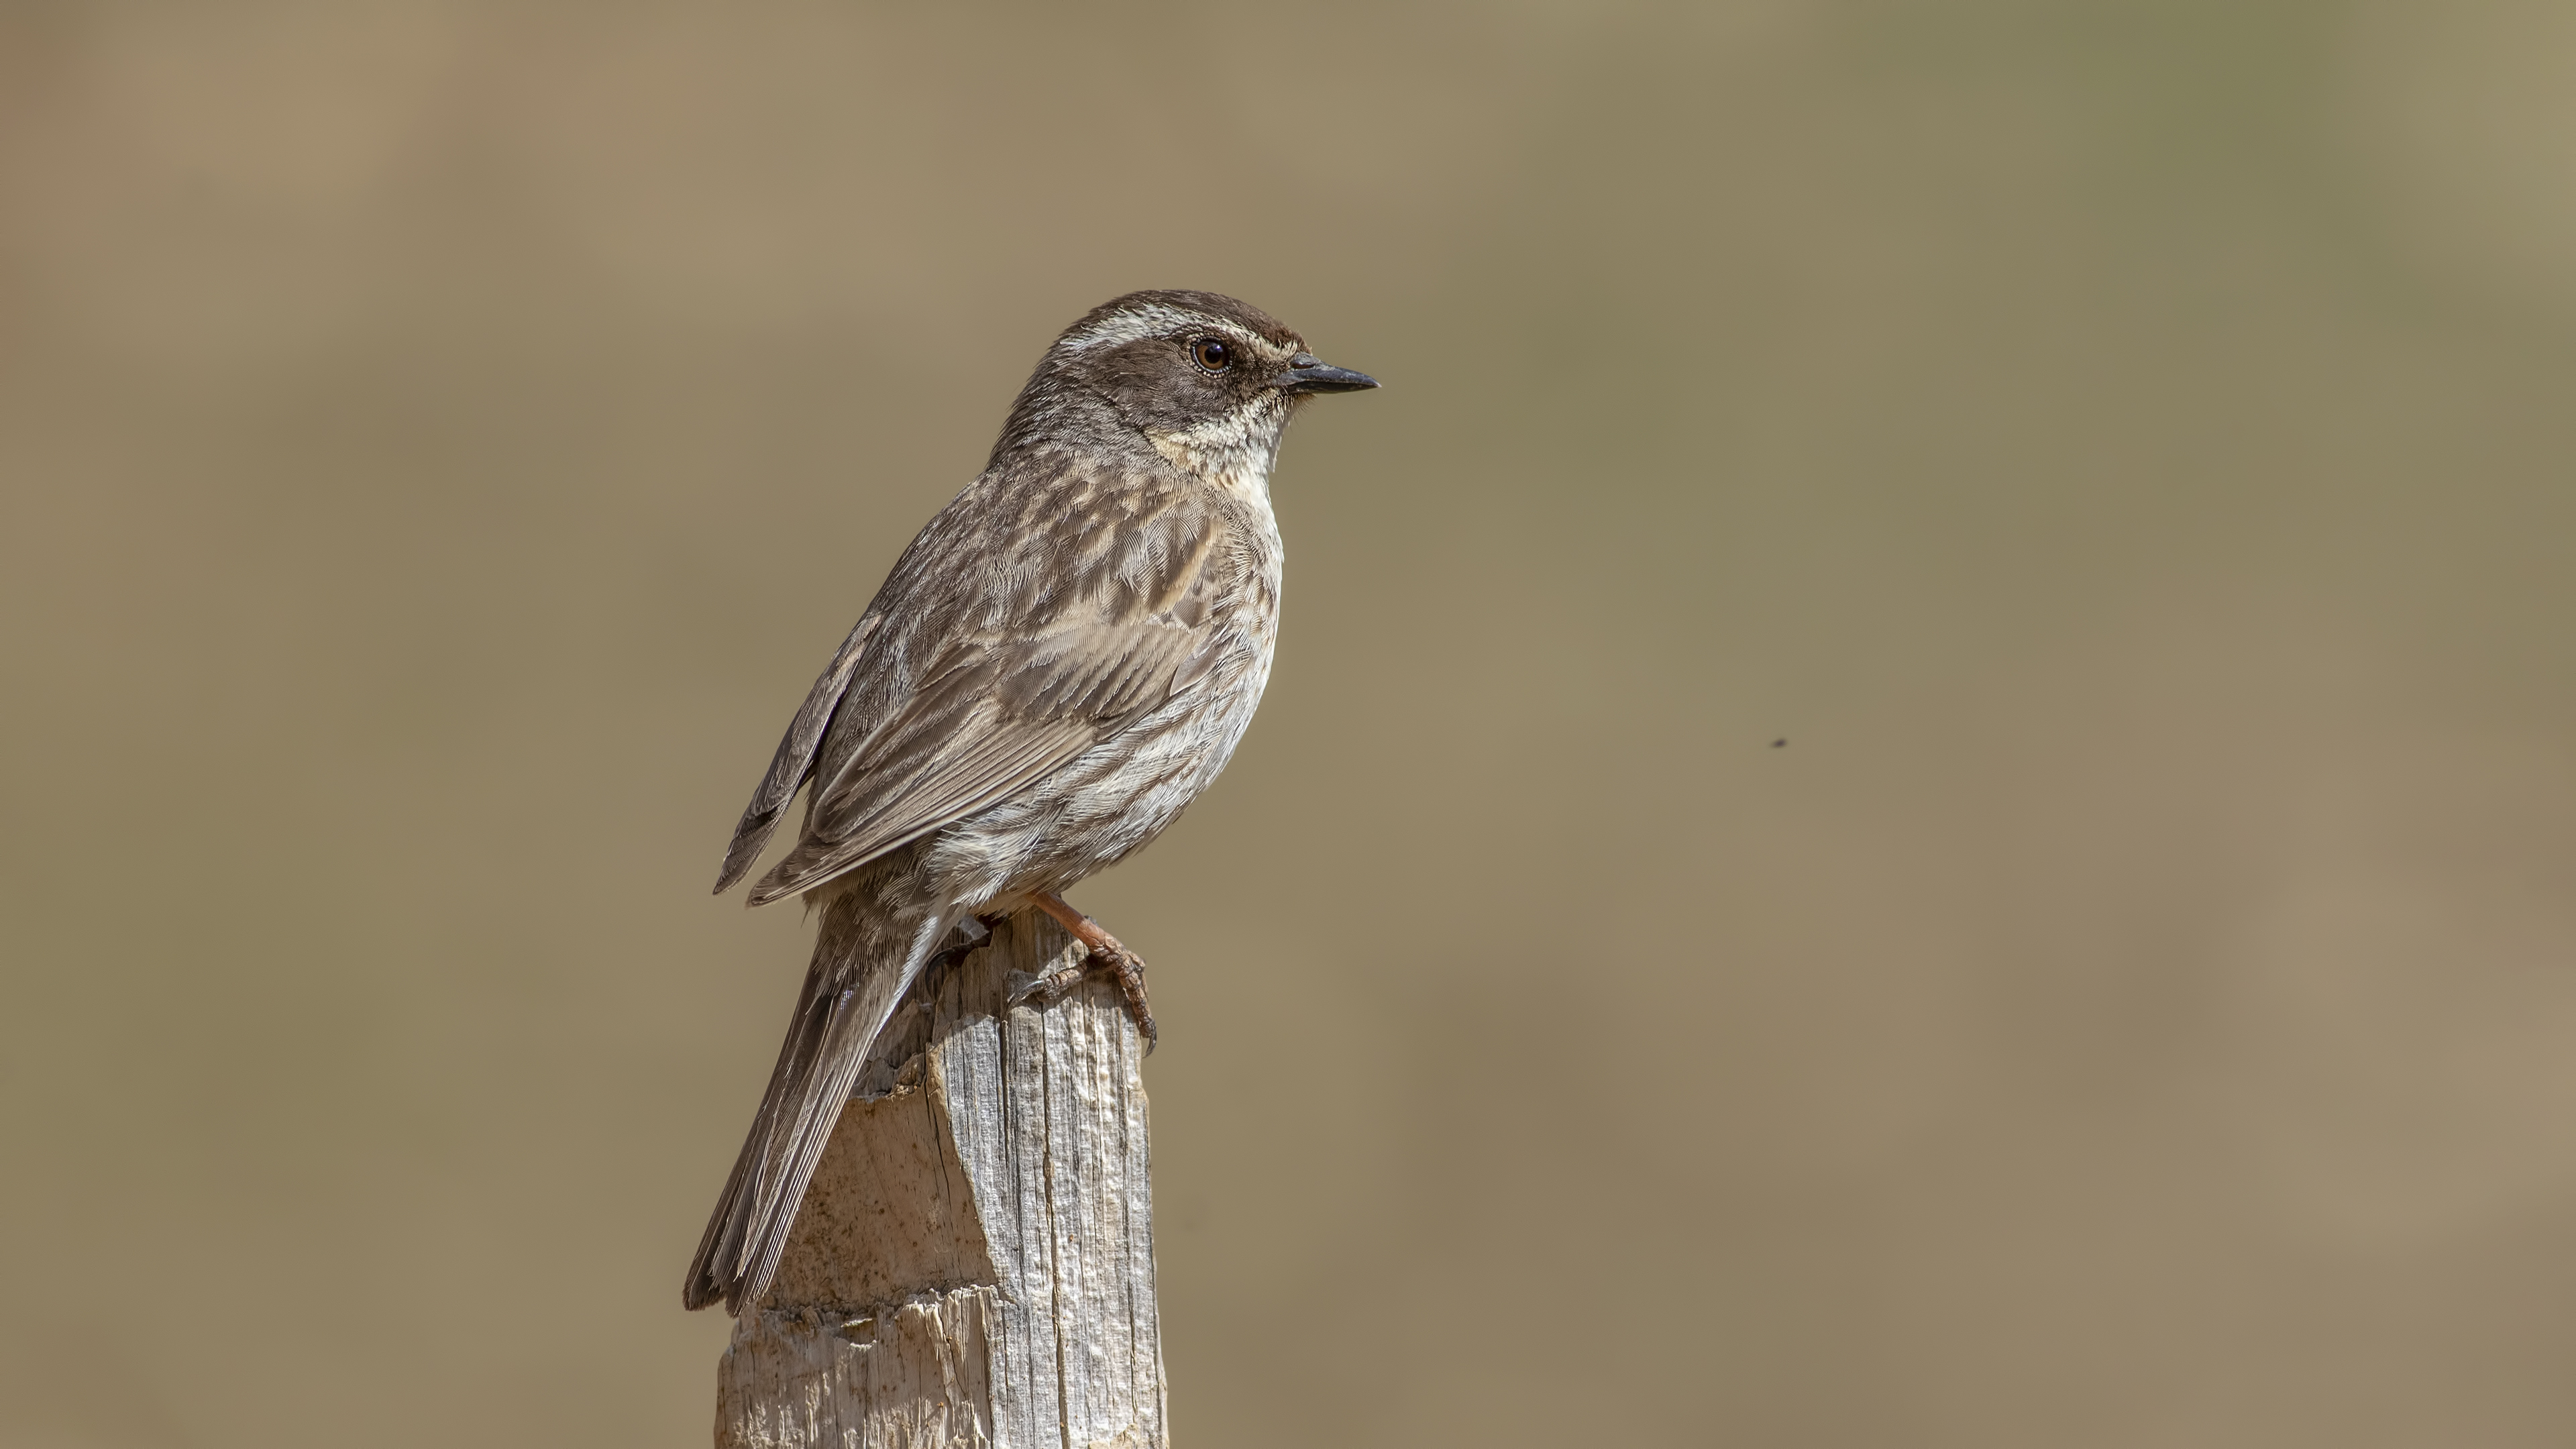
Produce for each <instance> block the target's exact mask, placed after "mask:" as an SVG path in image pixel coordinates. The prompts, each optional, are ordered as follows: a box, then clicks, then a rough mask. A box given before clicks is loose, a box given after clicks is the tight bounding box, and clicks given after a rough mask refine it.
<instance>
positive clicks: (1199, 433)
mask: <svg viewBox="0 0 2576 1449" xmlns="http://www.w3.org/2000/svg"><path fill="white" fill-rule="evenodd" d="M1377 385H1378V384H1377V379H1375V378H1372V377H1370V376H1368V375H1367V374H1365V373H1358V372H1352V371H1350V370H1349V369H1347V368H1340V367H1332V366H1329V365H1327V364H1326V363H1324V362H1323V361H1322V360H1320V359H1318V358H1317V357H1316V356H1315V355H1314V354H1313V353H1310V352H1308V351H1307V350H1306V343H1305V340H1304V339H1302V338H1300V337H1299V336H1298V335H1297V334H1296V333H1294V332H1291V331H1289V330H1288V328H1287V327H1286V326H1285V325H1284V324H1282V323H1281V322H1280V321H1279V320H1278V319H1277V318H1275V317H1272V316H1271V315H1270V314H1269V313H1267V312H1264V311H1262V310H1261V309H1260V308H1258V307H1255V306H1253V305H1251V304H1250V303H1248V302H1238V301H1236V300H1235V299H1234V298H1232V297H1226V296H1220V295H1218V294H1217V293H1214V292H1177V291H1176V292H1131V293H1129V294H1128V295H1126V296H1124V297H1120V298H1118V299H1117V300H1116V301H1113V302H1108V303H1104V304H1102V305H1101V306H1099V307H1096V308H1093V309H1092V311H1091V312H1090V314H1089V315H1087V316H1085V317H1084V318H1083V319H1082V320H1081V321H1079V322H1076V323H1074V324H1073V325H1072V326H1071V327H1068V328H1066V329H1065V332H1064V335H1063V336H1061V337H1058V338H1057V339H1056V340H1055V345H1054V346H1052V347H1050V348H1048V349H1047V354H1046V356H1045V357H1044V358H1043V359H1041V360H1040V361H1039V363H1038V368H1037V371H1036V373H1035V374H1033V375H1032V376H1031V377H1030V378H1029V384H1028V386H1027V387H1026V388H1025V389H1023V390H1022V392H1021V393H1020V401H1019V404H1018V406H1016V407H1014V408H1013V409H1012V413H1011V422H1010V425H1009V426H1007V427H1006V428H1004V430H1003V436H1002V444H1003V448H1004V449H1008V448H1010V447H1012V446H1013V445H1014V443H1017V444H1019V445H1020V446H1028V445H1031V444H1044V443H1050V442H1067V443H1069V442H1074V441H1077V440H1076V439H1073V438H1059V437H1054V436H1050V435H1051V434H1053V433H1056V432H1058V431H1066V430H1079V429H1080V428H1081V427H1082V426H1083V425H1084V424H1086V423H1095V422H1100V421H1107V420H1109V419H1112V418H1114V419H1115V422H1116V424H1117V425H1120V426H1123V427H1124V428H1125V429H1130V430H1132V431H1133V433H1141V434H1142V435H1143V436H1144V438H1145V439H1146V440H1147V441H1148V442H1150V443H1151V444H1152V445H1153V447H1154V449H1155V450H1156V451H1157V452H1159V453H1161V454H1162V455H1163V456H1164V457H1165V458H1167V459H1169V460H1170V461H1172V462H1173V463H1175V464H1178V465H1180V466H1182V467H1185V468H1189V469H1190V470H1192V471H1194V472H1201V473H1207V474H1209V475H1211V476H1226V475H1238V474H1241V473H1243V472H1244V471H1245V470H1247V469H1248V470H1250V471H1251V472H1252V473H1253V474H1254V475H1255V476H1258V475H1262V474H1267V473H1268V472H1269V469H1270V460H1271V458H1272V457H1273V456H1274V455H1275V454H1276V453H1277V451H1278V447H1279V434H1280V431H1281V430H1282V429H1284V428H1285V427H1287V425H1288V418H1289V415H1290V413H1291V412H1293V411H1294V410H1295V408H1296V405H1297V404H1298V403H1299V402H1300V401H1302V400H1304V399H1306V398H1309V397H1313V396H1315V395H1317V394H1319V393H1328V392H1357V391H1359V390H1361V389H1363V388H1372V387H1375V386H1377ZM1104 414H1105V415H1106V416H1105V417H1104Z"/></svg>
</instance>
